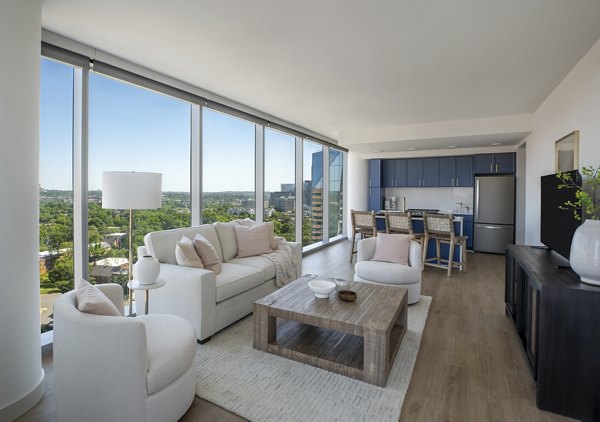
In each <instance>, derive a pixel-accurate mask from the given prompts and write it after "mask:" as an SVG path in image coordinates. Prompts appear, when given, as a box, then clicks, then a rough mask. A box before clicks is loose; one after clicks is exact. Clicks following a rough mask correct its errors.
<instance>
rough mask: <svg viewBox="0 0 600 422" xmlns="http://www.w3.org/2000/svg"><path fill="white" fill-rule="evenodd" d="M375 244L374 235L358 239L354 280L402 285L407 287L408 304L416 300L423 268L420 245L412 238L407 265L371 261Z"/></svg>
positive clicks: (419, 290) (418, 295)
mask: <svg viewBox="0 0 600 422" xmlns="http://www.w3.org/2000/svg"><path fill="white" fill-rule="evenodd" d="M376 245H377V238H376V237H371V238H367V239H362V240H359V241H358V244H357V248H358V253H357V255H358V256H357V262H356V265H355V267H354V271H355V274H354V281H362V282H367V283H375V284H387V285H394V286H398V287H404V288H406V289H408V304H409V305H410V304H413V303H416V302H418V301H419V298H420V297H421V274H422V269H423V260H422V256H421V245H420V244H419V243H418V242H415V241H414V240H411V241H410V249H409V252H408V265H401V264H394V263H392V262H381V261H371V259H373V255H375V246H376Z"/></svg>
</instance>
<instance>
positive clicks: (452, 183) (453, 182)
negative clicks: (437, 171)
mask: <svg viewBox="0 0 600 422" xmlns="http://www.w3.org/2000/svg"><path fill="white" fill-rule="evenodd" d="M452 186H454V178H453V179H452Z"/></svg>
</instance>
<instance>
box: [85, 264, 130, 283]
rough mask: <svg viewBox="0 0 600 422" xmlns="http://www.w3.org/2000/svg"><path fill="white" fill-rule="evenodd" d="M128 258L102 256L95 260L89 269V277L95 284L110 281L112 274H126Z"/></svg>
mask: <svg viewBox="0 0 600 422" xmlns="http://www.w3.org/2000/svg"><path fill="white" fill-rule="evenodd" d="M128 273H129V260H128V259H127V258H104V259H99V260H98V261H95V262H94V263H93V264H92V268H91V269H90V277H93V278H94V280H95V281H96V284H104V283H110V282H111V279H112V277H113V276H114V275H127V274H128Z"/></svg>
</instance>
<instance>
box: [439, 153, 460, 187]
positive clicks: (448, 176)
mask: <svg viewBox="0 0 600 422" xmlns="http://www.w3.org/2000/svg"><path fill="white" fill-rule="evenodd" d="M439 164H440V165H439V186H441V187H451V186H454V179H455V178H456V174H455V173H456V159H455V157H441V158H440V161H439Z"/></svg>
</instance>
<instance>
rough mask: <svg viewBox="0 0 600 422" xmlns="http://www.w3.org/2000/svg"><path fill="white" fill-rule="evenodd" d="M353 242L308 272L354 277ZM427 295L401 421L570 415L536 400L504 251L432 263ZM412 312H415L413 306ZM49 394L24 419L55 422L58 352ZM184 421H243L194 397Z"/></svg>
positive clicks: (329, 252) (312, 260)
mask: <svg viewBox="0 0 600 422" xmlns="http://www.w3.org/2000/svg"><path fill="white" fill-rule="evenodd" d="M349 252H350V243H349V241H344V242H341V243H338V244H336V245H334V246H332V247H329V248H325V249H322V250H320V251H318V252H314V253H312V254H309V255H307V256H305V257H304V259H303V273H305V274H306V273H312V274H320V275H331V276H334V275H335V276H338V277H344V278H348V279H350V278H352V277H353V276H354V271H353V264H350V263H349V262H348V256H349ZM422 294H423V295H428V296H432V297H433V301H432V304H431V308H430V311H429V317H428V318H427V325H426V326H425V331H424V333H423V338H422V340H421V348H420V350H419V356H418V357H417V362H416V364H415V368H414V372H413V375H412V378H411V382H410V386H409V389H408V392H407V394H406V398H405V401H404V406H403V410H402V415H401V417H400V420H401V421H411V422H413V421H524V420H526V421H528V422H534V421H548V422H549V421H570V420H572V419H568V418H564V417H561V416H559V415H555V414H553V413H548V412H544V411H541V410H539V409H538V408H537V407H536V405H535V384H534V382H533V379H532V377H531V373H530V372H529V368H528V367H527V363H526V362H525V356H524V354H523V351H522V348H521V346H520V344H519V341H518V338H517V335H516V332H515V329H514V327H513V325H512V322H511V320H510V319H509V318H508V317H506V316H505V314H504V256H503V255H489V254H470V255H469V272H468V273H461V272H458V271H455V272H453V275H452V277H446V272H445V271H444V270H442V269H437V268H431V267H427V268H426V269H425V271H424V272H423V286H422ZM409 312H410V311H409ZM43 365H44V369H45V371H46V374H47V375H46V380H45V382H46V386H47V387H46V394H45V396H44V398H43V399H42V400H41V401H40V402H39V403H38V404H37V405H36V406H35V407H34V408H33V409H32V410H30V411H29V412H28V413H27V414H26V415H24V416H23V417H21V418H19V419H17V421H19V422H29V421H55V420H56V416H55V412H54V399H53V389H52V382H53V374H52V358H51V357H50V358H46V359H44V361H43ZM181 420H182V421H200V420H203V421H204V420H208V421H212V420H218V421H227V422H229V421H241V420H244V419H242V418H240V417H238V416H236V415H234V414H232V413H230V412H227V411H226V410H224V409H222V408H220V407H218V406H216V405H214V404H212V403H209V402H207V401H204V400H202V399H199V398H195V399H194V402H193V404H192V406H191V407H190V409H189V410H188V412H187V413H186V414H185V416H184V417H183V418H182V419H181Z"/></svg>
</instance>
